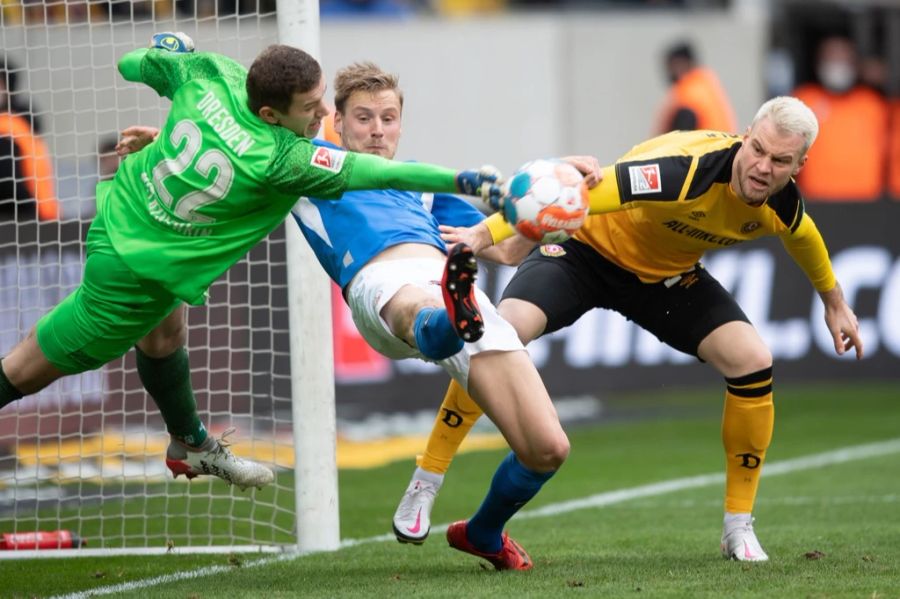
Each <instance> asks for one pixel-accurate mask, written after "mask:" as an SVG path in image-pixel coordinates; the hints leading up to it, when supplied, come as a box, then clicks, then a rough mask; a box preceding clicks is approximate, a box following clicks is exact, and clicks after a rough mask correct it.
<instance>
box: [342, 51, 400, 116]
mask: <svg viewBox="0 0 900 599" xmlns="http://www.w3.org/2000/svg"><path fill="white" fill-rule="evenodd" d="M399 84H400V78H399V77H397V76H396V75H393V74H391V73H387V72H385V71H383V70H381V68H380V67H379V66H378V65H376V64H375V63H374V62H356V63H353V64H351V65H350V66H347V67H344V68H343V69H341V70H340V71H338V72H337V75H335V77H334V107H335V108H336V109H337V111H338V112H340V113H341V114H344V106H345V105H346V104H347V99H348V98H349V97H350V96H351V95H353V92H359V91H363V92H369V93H373V94H374V93H377V92H380V91H385V90H390V91H393V92H395V93H396V94H397V98H398V99H399V100H400V108H403V92H402V91H401V90H400V87H399Z"/></svg>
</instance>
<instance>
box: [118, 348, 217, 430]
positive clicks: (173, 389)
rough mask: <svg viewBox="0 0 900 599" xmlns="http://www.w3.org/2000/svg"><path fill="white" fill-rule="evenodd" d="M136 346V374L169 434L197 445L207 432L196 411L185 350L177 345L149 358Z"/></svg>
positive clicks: (195, 401)
mask: <svg viewBox="0 0 900 599" xmlns="http://www.w3.org/2000/svg"><path fill="white" fill-rule="evenodd" d="M135 350H136V352H137V371H138V376H140V377H141V383H143V384H144V389H146V390H147V393H149V394H150V397H152V398H153V401H154V402H156V406H157V407H158V408H159V411H160V413H161V414H162V417H163V420H164V421H165V423H166V429H167V430H168V431H169V434H170V435H172V436H173V437H176V438H177V439H178V440H180V441H182V442H183V443H184V444H185V445H189V446H191V447H200V445H202V444H203V442H204V441H205V440H206V436H207V434H206V428H205V427H204V426H203V423H202V422H201V421H200V415H199V414H197V400H196V399H194V390H193V389H192V388H191V369H190V365H189V363H188V355H187V350H186V349H184V348H183V347H179V348H178V349H177V350H175V351H174V352H173V353H171V354H170V355H168V356H166V357H165V358H152V357H150V356H148V355H147V354H145V353H144V352H142V351H141V348H139V347H135Z"/></svg>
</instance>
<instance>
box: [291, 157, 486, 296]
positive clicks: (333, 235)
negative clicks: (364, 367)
mask: <svg viewBox="0 0 900 599" xmlns="http://www.w3.org/2000/svg"><path fill="white" fill-rule="evenodd" d="M315 143H317V144H318V143H320V142H318V140H317V141H316V142H315ZM322 145H329V144H322ZM292 214H293V216H294V220H296V221H297V224H298V225H300V230H301V231H302V232H303V235H304V237H306V240H307V241H308V242H309V245H310V247H312V249H313V251H314V252H315V254H316V258H318V259H319V263H320V264H321V265H322V268H324V269H325V271H326V272H327V273H328V276H330V277H331V278H332V280H333V281H334V282H335V283H337V284H338V285H339V286H340V287H341V289H343V288H344V287H345V286H346V285H347V283H349V282H350V280H351V279H352V278H353V277H354V275H356V273H357V272H359V270H360V269H361V268H362V267H363V266H365V265H366V264H367V263H368V262H369V260H371V259H372V258H374V257H375V256H377V255H378V254H380V253H381V252H383V251H384V250H386V249H387V248H389V247H392V246H395V245H398V244H401V243H422V244H426V245H430V246H434V247H436V248H438V249H439V250H441V251H442V252H446V246H445V244H444V241H443V240H442V239H441V235H440V230H439V229H438V225H439V224H440V225H453V226H457V227H471V226H473V225H476V224H478V223H479V222H481V221H482V220H483V219H484V215H483V214H482V213H481V212H479V211H478V209H476V208H475V207H474V206H472V205H471V204H470V203H469V202H467V201H465V200H463V199H461V198H458V197H456V196H452V195H448V194H437V193H436V194H432V193H422V192H416V191H396V190H393V189H387V190H365V191H352V192H346V193H344V195H343V197H341V199H340V200H337V201H335V200H317V199H314V198H305V197H304V198H300V200H299V201H298V202H297V204H296V205H295V206H294V209H293V211H292Z"/></svg>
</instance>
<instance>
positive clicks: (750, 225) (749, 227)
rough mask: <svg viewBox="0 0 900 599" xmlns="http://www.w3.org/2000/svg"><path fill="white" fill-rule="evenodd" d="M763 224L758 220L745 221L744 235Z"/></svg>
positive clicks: (742, 231) (742, 228)
mask: <svg viewBox="0 0 900 599" xmlns="http://www.w3.org/2000/svg"><path fill="white" fill-rule="evenodd" d="M761 226H762V223H760V222H759V221H758V220H751V221H750V222H749V223H744V224H743V225H741V233H743V234H744V235H746V234H748V233H752V232H754V231H755V230H757V229H758V228H760V227H761Z"/></svg>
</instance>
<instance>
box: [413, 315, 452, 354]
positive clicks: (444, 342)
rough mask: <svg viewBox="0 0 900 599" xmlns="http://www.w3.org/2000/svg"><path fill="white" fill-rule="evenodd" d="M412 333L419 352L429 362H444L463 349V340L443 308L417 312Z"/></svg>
mask: <svg viewBox="0 0 900 599" xmlns="http://www.w3.org/2000/svg"><path fill="white" fill-rule="evenodd" d="M413 331H414V332H415V335H416V345H417V346H418V347H419V351H420V352H422V355H423V356H425V357H426V358H428V359H429V360H435V361H438V360H444V359H446V358H449V357H450V356H452V355H453V354H455V353H457V352H459V350H461V349H462V348H463V340H462V339H460V338H459V336H458V335H457V334H456V329H454V328H453V324H452V323H451V322H450V317H449V316H447V310H445V309H444V308H422V309H421V310H419V313H418V314H416V323H415V325H414V327H413Z"/></svg>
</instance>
